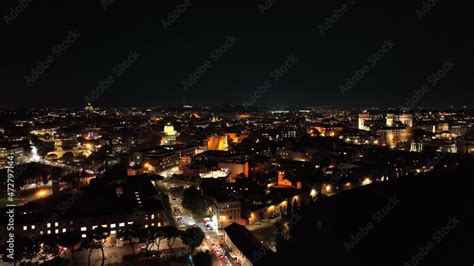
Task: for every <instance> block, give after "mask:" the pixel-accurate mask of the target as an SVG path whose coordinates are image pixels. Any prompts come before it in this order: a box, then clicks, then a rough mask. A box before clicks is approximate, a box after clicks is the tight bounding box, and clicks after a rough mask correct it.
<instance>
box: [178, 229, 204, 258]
mask: <svg viewBox="0 0 474 266" xmlns="http://www.w3.org/2000/svg"><path fill="white" fill-rule="evenodd" d="M204 237H205V235H204V232H203V231H202V230H201V228H199V227H192V228H189V229H187V230H186V231H184V232H182V233H181V239H182V240H183V243H184V244H185V245H186V246H188V247H189V249H190V250H191V253H193V252H194V250H195V249H196V248H197V247H199V246H200V245H201V243H202V241H203V240H204Z"/></svg>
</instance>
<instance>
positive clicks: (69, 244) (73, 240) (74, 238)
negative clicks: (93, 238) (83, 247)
mask: <svg viewBox="0 0 474 266" xmlns="http://www.w3.org/2000/svg"><path fill="white" fill-rule="evenodd" d="M81 242H82V237H81V234H80V233H79V232H72V231H69V232H66V233H64V234H61V235H59V236H58V237H57V244H58V245H59V246H60V247H62V248H67V249H68V250H70V251H71V256H72V261H73V262H74V264H76V258H75V257H74V251H75V249H76V247H77V246H78V245H79V244H80V243H81Z"/></svg>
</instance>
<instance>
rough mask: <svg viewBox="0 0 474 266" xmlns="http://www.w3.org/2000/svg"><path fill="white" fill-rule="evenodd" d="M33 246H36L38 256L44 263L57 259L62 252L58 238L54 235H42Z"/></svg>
mask: <svg viewBox="0 0 474 266" xmlns="http://www.w3.org/2000/svg"><path fill="white" fill-rule="evenodd" d="M33 245H35V246H36V249H37V255H38V257H39V258H40V259H41V260H42V261H43V262H46V261H47V260H48V259H51V258H52V259H55V258H56V257H58V256H59V253H60V252H61V249H60V248H59V246H58V244H57V240H56V237H55V236H53V235H42V236H41V237H40V238H39V239H38V240H37V243H33Z"/></svg>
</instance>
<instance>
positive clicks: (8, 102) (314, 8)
mask: <svg viewBox="0 0 474 266" xmlns="http://www.w3.org/2000/svg"><path fill="white" fill-rule="evenodd" d="M109 1H113V0H109ZM190 1H191V7H189V8H187V9H186V10H185V11H184V13H183V14H182V15H181V16H180V17H179V18H177V19H176V21H175V22H174V23H173V24H172V25H171V26H170V27H169V28H168V29H166V30H164V29H163V27H162V25H161V20H162V19H166V18H167V16H168V12H172V11H173V10H175V9H176V7H175V6H176V4H182V3H183V2H184V1H171V0H169V1H125V0H115V2H113V3H112V4H111V5H110V6H109V7H108V9H107V10H105V11H104V9H103V8H102V5H101V0H87V1H59V0H51V1H43V0H30V3H29V5H28V6H27V7H26V8H24V10H23V11H22V12H21V13H19V14H18V16H17V17H16V18H14V20H13V21H11V22H10V23H9V24H6V23H5V17H3V18H2V20H1V23H0V24H1V26H0V30H1V35H0V36H1V41H0V48H1V49H0V88H1V91H2V94H1V96H0V107H19V106H82V105H84V97H85V96H88V95H90V94H91V90H92V89H94V88H96V87H97V86H98V84H99V82H100V81H101V80H104V79H106V77H107V76H108V75H111V74H113V73H114V72H113V69H114V66H116V65H117V64H119V63H121V62H122V61H123V60H124V59H125V58H126V57H127V56H128V54H129V51H131V50H136V51H137V52H138V53H139V54H140V57H139V58H138V60H137V61H136V62H135V63H133V64H132V65H131V66H130V68H129V69H127V70H126V71H125V72H124V73H123V75H122V76H120V77H117V78H115V82H114V83H113V84H112V85H111V87H110V88H108V89H107V90H106V91H105V92H104V93H103V94H102V95H100V97H98V98H97V100H96V101H95V102H94V105H98V106H124V105H125V106H163V105H180V104H181V102H182V95H183V93H184V89H183V87H182V85H181V82H182V81H183V80H186V79H187V78H188V75H189V73H191V72H193V71H194V70H195V69H196V67H197V66H198V65H201V64H203V62H204V61H205V60H206V59H208V58H209V54H210V52H211V51H212V50H213V49H215V48H217V47H219V46H220V45H221V44H223V43H224V41H225V39H226V37H227V36H235V37H236V38H237V39H238V41H237V42H236V43H235V44H234V45H233V46H232V48H230V49H229V51H227V53H225V54H224V55H223V56H222V57H221V58H220V59H219V60H218V61H217V62H213V63H212V64H213V66H212V67H211V68H209V69H208V70H207V72H206V73H205V74H204V75H203V76H202V77H201V78H200V79H199V80H198V81H197V82H196V83H195V84H194V85H193V86H191V87H190V88H189V90H188V92H187V99H188V103H190V104H193V105H206V104H208V105H217V104H241V103H242V101H244V100H247V99H248V97H249V96H248V95H249V93H252V92H254V91H255V90H256V85H258V84H262V83H263V82H264V81H265V80H266V79H268V78H269V77H270V72H271V71H272V70H274V69H275V68H277V67H279V66H280V65H281V64H282V63H284V61H285V58H286V56H288V55H294V56H295V57H296V58H298V62H297V63H296V64H295V65H294V66H293V67H292V68H291V69H289V71H288V72H287V73H286V74H284V75H283V77H282V79H281V80H279V81H278V82H275V83H274V85H273V86H272V87H271V88H269V89H268V91H267V92H266V93H265V94H264V95H263V96H262V97H261V98H260V99H259V100H258V101H257V104H262V105H267V106H280V105H338V106H343V105H346V106H358V105H379V106H387V105H393V106H398V105H400V104H403V103H404V101H405V98H406V97H408V96H411V95H412V94H413V92H414V90H416V89H420V88H421V86H422V85H423V84H424V83H426V79H427V78H428V76H429V75H430V74H431V73H432V72H435V71H437V70H438V69H440V68H441V67H442V65H443V61H444V60H445V59H448V58H449V59H451V60H452V61H453V62H454V63H455V64H456V65H455V66H454V68H453V69H452V70H451V71H449V72H448V73H447V75H446V77H445V78H443V79H442V80H441V81H440V82H439V83H438V84H437V85H436V86H433V87H432V89H431V91H430V92H429V93H428V94H427V95H425V97H423V98H422V99H421V100H420V102H419V104H420V105H430V104H433V105H446V104H473V101H472V99H473V98H474V93H473V90H472V89H471V88H472V84H473V75H472V62H473V61H472V59H473V47H474V46H473V39H472V38H473V37H472V23H471V21H470V18H471V17H472V14H471V9H470V8H467V7H463V6H461V5H459V4H458V3H454V1H447V0H439V2H438V3H437V4H436V5H435V6H434V7H433V8H432V9H431V11H429V12H428V13H427V14H426V15H425V16H423V18H422V19H421V20H420V19H418V17H417V15H416V12H415V11H416V9H417V8H421V7H422V5H423V1H420V0H416V1H405V2H410V3H403V4H401V3H399V1H375V0H374V1H372V0H356V3H355V5H354V6H353V7H351V8H350V9H349V10H348V11H347V12H346V13H345V14H344V15H342V17H341V18H340V19H339V20H337V21H336V22H335V23H334V25H333V26H332V27H331V28H330V29H329V30H328V31H327V33H326V34H325V35H322V34H321V33H320V32H319V30H318V25H319V24H320V23H323V22H324V20H325V18H326V17H328V16H330V15H332V14H333V11H334V10H336V9H339V7H340V6H341V4H343V3H347V2H348V0H346V1H294V0H292V1H288V0H276V1H275V3H274V6H273V7H271V8H270V9H268V10H267V11H266V13H265V14H264V15H261V14H260V12H259V10H258V5H259V3H261V2H259V1H257V2H255V0H254V1H235V3H237V4H232V3H233V2H231V1H212V2H211V1H207V2H206V3H205V4H204V2H205V1H199V3H198V1H196V0H190ZM86 2H87V3H86ZM154 2H166V3H162V4H154ZM224 2H228V3H224ZM268 2H272V1H268ZM313 2H317V3H313ZM382 2H383V3H382ZM17 5H18V1H10V0H9V1H2V4H1V10H2V16H9V14H10V9H11V8H13V7H15V6H17ZM70 31H76V32H77V33H79V34H80V37H79V38H78V39H77V41H75V42H73V43H72V45H71V47H69V48H68V49H67V50H66V51H65V52H64V54H63V55H61V56H59V57H55V62H54V63H52V64H51V66H50V67H49V68H48V69H47V70H46V71H45V72H44V73H43V74H41V75H40V76H39V78H38V79H37V80H35V81H34V82H33V83H32V86H31V87H28V86H27V84H26V82H25V76H28V75H30V73H31V71H32V69H33V68H36V67H37V66H38V64H39V62H40V61H43V60H45V59H46V58H47V57H48V56H49V55H54V53H53V52H52V49H53V47H54V46H55V45H57V44H59V43H61V42H62V41H63V40H65V39H66V37H67V36H68V32H70ZM384 40H393V41H394V43H395V44H396V45H395V47H394V48H393V49H392V50H390V51H389V52H388V53H387V55H386V56H385V57H383V58H382V60H381V61H380V62H379V63H378V64H377V65H375V66H374V67H371V68H370V72H368V73H366V74H365V76H364V77H363V78H362V79H361V81H360V82H359V83H358V84H357V85H355V86H354V87H353V88H352V89H351V90H350V91H349V92H347V93H346V95H345V96H343V95H342V94H341V92H340V90H339V88H338V87H339V85H342V84H343V83H344V81H345V79H346V78H347V77H350V76H351V75H352V73H353V71H354V70H357V69H360V68H361V67H362V66H363V65H364V64H365V63H366V62H367V59H368V57H369V56H370V55H371V54H372V53H373V52H376V51H377V50H378V49H380V48H381V47H382V44H383V42H384Z"/></svg>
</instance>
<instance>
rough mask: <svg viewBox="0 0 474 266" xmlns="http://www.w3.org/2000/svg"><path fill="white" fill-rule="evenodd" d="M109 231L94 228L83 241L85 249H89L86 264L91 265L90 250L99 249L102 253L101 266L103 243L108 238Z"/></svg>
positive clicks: (103, 259)
mask: <svg viewBox="0 0 474 266" xmlns="http://www.w3.org/2000/svg"><path fill="white" fill-rule="evenodd" d="M109 235H110V231H109V230H108V229H107V228H104V227H101V226H99V227H96V228H95V229H94V230H92V232H91V234H90V236H88V237H87V239H86V241H85V246H86V248H88V249H89V257H88V264H89V265H91V255H92V250H94V249H100V251H101V252H102V265H104V262H105V254H104V242H105V240H106V239H107V238H108V237H109Z"/></svg>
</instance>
